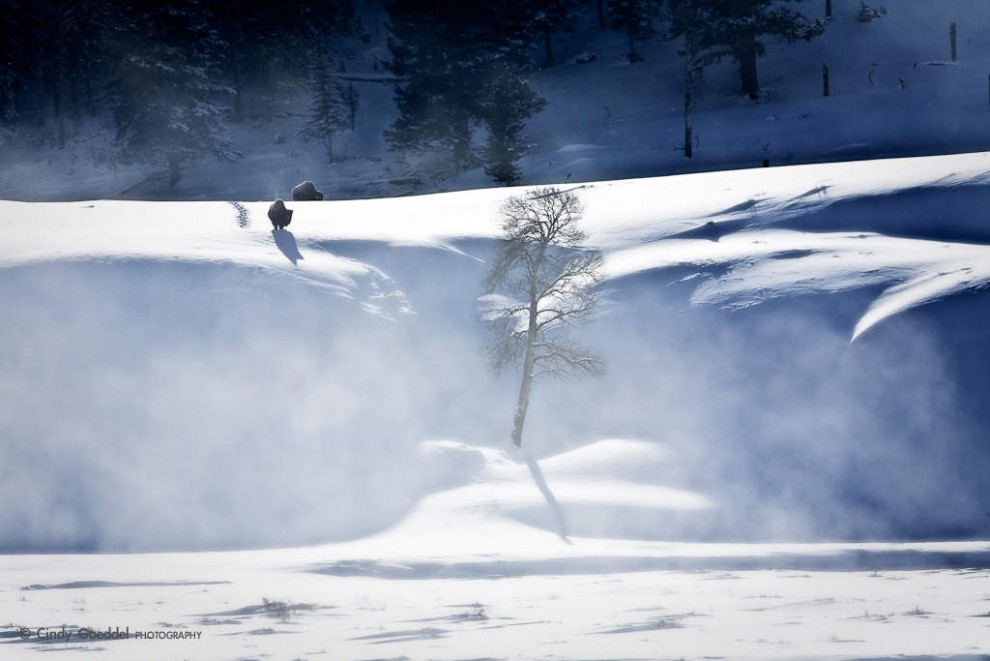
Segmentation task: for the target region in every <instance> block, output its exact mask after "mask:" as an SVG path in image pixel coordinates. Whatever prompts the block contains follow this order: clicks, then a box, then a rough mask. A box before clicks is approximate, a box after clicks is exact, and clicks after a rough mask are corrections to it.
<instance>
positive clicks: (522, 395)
mask: <svg viewBox="0 0 990 661" xmlns="http://www.w3.org/2000/svg"><path fill="white" fill-rule="evenodd" d="M542 261H543V255H542V251H541V254H540V256H539V258H538V259H537V262H536V265H535V266H534V267H533V268H534V272H533V273H531V274H530V301H529V326H528V328H527V329H526V355H525V358H524V359H523V373H522V381H520V383H519V400H518V401H517V402H516V417H515V419H514V420H513V422H512V442H513V443H515V444H516V447H517V448H518V447H522V433H523V425H525V424H526V411H527V410H529V393H530V390H531V389H532V387H533V366H534V365H535V364H536V341H537V339H538V338H539V329H538V328H537V325H536V324H537V317H538V315H539V308H538V305H539V300H538V293H537V289H536V281H535V277H536V276H535V269H538V268H539V264H540V263H542Z"/></svg>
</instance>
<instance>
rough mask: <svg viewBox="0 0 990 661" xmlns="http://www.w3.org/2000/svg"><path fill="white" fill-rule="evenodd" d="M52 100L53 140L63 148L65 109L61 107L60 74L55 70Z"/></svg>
mask: <svg viewBox="0 0 990 661" xmlns="http://www.w3.org/2000/svg"><path fill="white" fill-rule="evenodd" d="M52 101H53V103H54V105H55V140H56V142H57V143H58V148H59V149H65V109H64V108H63V107H62V81H61V75H60V73H59V72H57V71H56V72H55V83H54V86H53V89H52Z"/></svg>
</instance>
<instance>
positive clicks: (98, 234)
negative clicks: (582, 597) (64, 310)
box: [0, 153, 990, 338]
mask: <svg viewBox="0 0 990 661" xmlns="http://www.w3.org/2000/svg"><path fill="white" fill-rule="evenodd" d="M988 179H990V155H988V154H986V153H979V154H970V155H962V156H940V157H931V158H915V159H896V160H887V161H861V162H852V163H838V164H827V165H809V166H795V167H785V168H774V169H764V170H746V171H734V172H716V173H704V174H696V175H681V176H675V177H668V178H660V179H643V180H627V181H617V182H606V183H596V184H587V185H574V186H568V187H567V188H568V189H572V190H579V191H580V192H581V197H582V200H583V202H584V204H585V206H586V207H587V218H586V220H585V222H584V226H585V228H586V230H587V231H588V233H589V235H590V236H589V241H588V245H589V247H593V248H597V249H601V250H604V251H605V252H606V257H607V261H606V274H607V276H608V277H611V278H615V277H621V276H625V275H630V274H633V273H637V272H641V271H645V270H649V269H660V268H666V267H674V266H677V267H696V268H699V269H706V268H707V269H717V268H718V267H725V266H729V267H731V268H730V269H729V271H728V272H727V273H725V274H724V275H721V276H719V277H717V278H714V279H711V280H706V281H705V282H704V284H702V285H701V286H699V287H698V289H697V290H696V291H695V294H694V297H693V301H694V302H696V303H699V304H719V305H726V306H730V307H743V306H748V305H754V304H756V303H758V302H760V301H762V300H766V299H768V298H774V297H779V296H787V295H791V294H801V293H809V292H835V291H842V290H848V289H853V288H859V287H868V286H875V285H881V286H883V287H884V289H883V291H882V293H881V294H880V295H879V296H878V297H877V299H876V300H875V301H874V303H873V304H872V305H871V306H870V307H869V309H868V310H866V311H865V312H864V314H863V316H862V318H861V319H860V321H859V323H858V324H857V325H856V327H855V329H854V330H853V332H852V336H853V337H854V338H855V337H856V336H858V335H859V334H861V333H863V332H865V331H866V330H868V329H869V328H871V327H872V326H874V325H876V324H877V323H880V322H881V321H883V320H884V319H886V318H888V317H890V316H891V315H894V314H897V313H899V312H903V311H905V310H908V309H910V308H913V307H916V306H919V305H923V304H925V303H929V302H931V301H934V300H937V299H939V298H941V297H945V296H948V295H951V294H955V293H959V292H962V291H966V290H970V289H977V288H980V287H983V286H984V285H986V283H987V282H988V280H990V253H988V252H987V248H986V247H985V246H983V245H971V244H967V243H964V244H958V243H951V242H945V241H938V240H935V238H934V237H932V236H927V237H921V236H917V237H904V236H900V235H898V232H897V228H896V227H893V228H890V229H891V234H893V236H890V235H885V234H881V233H877V232H874V231H870V228H867V227H864V228H862V231H855V232H828V231H808V232H804V231H800V228H801V218H802V217H803V216H806V215H808V214H811V213H812V212H815V211H819V210H821V209H822V208H824V207H827V206H829V205H833V204H835V203H837V202H842V201H847V200H853V199H857V198H861V197H864V196H890V195H896V194H897V193H900V192H904V191H910V190H914V189H940V188H950V189H951V188H953V187H960V186H964V185H977V184H983V183H986V182H987V181H988ZM517 192H518V191H517V190H512V189H509V190H482V191H471V192H462V193H451V194H443V195H427V196H422V197H414V198H396V199H387V200H374V201H341V202H333V203H301V204H296V205H295V209H296V211H295V214H296V215H295V226H293V227H290V231H291V230H292V229H295V228H297V227H305V238H302V237H303V234H302V233H300V237H299V238H297V237H295V236H294V235H292V234H289V235H286V234H282V235H279V233H273V232H270V231H269V227H268V223H267V220H266V217H265V213H266V210H267V204H262V203H248V204H244V205H243V207H244V208H245V209H246V210H247V212H248V218H249V219H250V221H249V224H248V226H247V227H239V225H238V223H237V222H236V221H235V218H236V216H235V212H236V209H235V208H234V207H232V206H231V205H230V204H224V203H219V202H216V203H141V202H106V201H104V202H89V203H61V204H22V203H15V202H5V203H2V206H0V211H2V214H3V215H2V218H3V221H4V227H5V233H6V236H5V237H4V242H3V244H2V245H0V264H3V265H6V266H13V265H18V264H26V263H31V262H37V261H45V260H55V259H61V260H73V259H87V260H88V259H99V258H120V257H122V258H152V259H162V260H189V261H200V262H228V263H233V264H238V265H242V266H256V267H261V268H265V269H271V270H274V271H278V272H280V273H283V274H287V275H291V276H293V277H300V278H304V279H308V280H311V281H313V282H314V283H319V284H324V285H326V286H329V287H331V288H334V289H336V290H338V291H340V292H341V293H345V294H348V295H354V294H355V293H357V292H359V291H362V290H363V291H365V292H371V293H370V295H369V297H368V300H367V301H365V302H366V303H367V304H368V305H370V306H371V307H372V308H373V309H376V310H383V311H386V312H388V311H394V310H400V311H405V312H408V311H410V310H409V308H408V306H407V305H406V303H405V302H404V301H402V300H401V299H402V294H401V291H396V290H395V287H394V283H393V282H392V281H391V279H390V278H389V277H388V275H387V274H384V273H382V272H381V271H380V270H378V269H376V268H374V267H372V266H370V265H367V264H362V263H359V262H356V261H354V260H350V259H345V258H339V257H336V256H335V255H333V251H332V246H331V248H330V250H320V249H317V250H307V251H306V254H305V255H303V254H302V253H301V252H300V251H301V249H302V248H308V247H310V246H312V247H315V248H319V247H321V243H320V242H326V241H341V240H362V241H381V242H386V243H389V244H391V245H412V246H435V247H442V248H448V249H452V250H453V249H454V248H452V247H451V245H450V243H451V242H452V241H454V240H456V239H464V238H492V237H495V236H497V234H498V231H499V229H498V228H499V226H498V219H497V208H498V204H499V203H500V202H501V201H502V200H503V199H505V198H506V197H507V196H509V195H511V194H513V193H517ZM290 206H291V205H290ZM973 214H974V215H975V216H980V215H981V213H980V210H978V209H974V210H973ZM965 220H970V219H965ZM883 221H884V219H883V218H878V219H876V223H875V225H873V226H874V227H875V226H881V227H883V226H884V222H883ZM785 222H786V223H788V224H789V227H791V228H792V229H790V230H787V231H781V230H779V229H775V228H774V226H775V225H778V224H781V223H785ZM933 224H934V223H933ZM273 236H274V237H275V240H273ZM280 236H281V238H280ZM297 242H298V243H299V245H297ZM287 259H288V261H289V262H290V263H288V264H287V263H286V260H287ZM382 300H384V301H385V302H387V303H390V304H391V305H390V306H382V305H381V302H382Z"/></svg>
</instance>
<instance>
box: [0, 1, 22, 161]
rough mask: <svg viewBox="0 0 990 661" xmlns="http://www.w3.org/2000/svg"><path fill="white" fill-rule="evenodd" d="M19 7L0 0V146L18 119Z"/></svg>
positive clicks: (12, 2) (20, 67) (20, 62)
mask: <svg viewBox="0 0 990 661" xmlns="http://www.w3.org/2000/svg"><path fill="white" fill-rule="evenodd" d="M18 9H19V6H18V3H17V2H16V1H15V0H0V33H2V34H3V35H4V38H3V39H0V145H2V144H3V143H4V142H5V140H6V136H7V135H8V134H9V132H10V131H11V130H12V129H13V127H14V124H15V123H16V121H17V92H18V89H19V86H20V76H19V75H18V73H19V71H22V70H23V69H22V65H23V60H22V59H21V57H20V54H21V53H23V52H24V51H23V45H22V43H21V25H20V21H19V16H18V11H17V10H18Z"/></svg>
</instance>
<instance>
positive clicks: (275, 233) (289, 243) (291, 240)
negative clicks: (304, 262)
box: [272, 230, 305, 266]
mask: <svg viewBox="0 0 990 661" xmlns="http://www.w3.org/2000/svg"><path fill="white" fill-rule="evenodd" d="M272 238H274V239H275V245H276V246H278V249H279V250H281V251H282V254H283V255H285V256H286V258H287V259H288V260H289V261H290V262H292V264H293V266H295V265H296V264H298V262H299V260H300V259H305V257H303V256H302V253H300V252H299V247H298V246H297V245H296V237H295V236H293V234H292V232H290V231H289V230H272Z"/></svg>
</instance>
